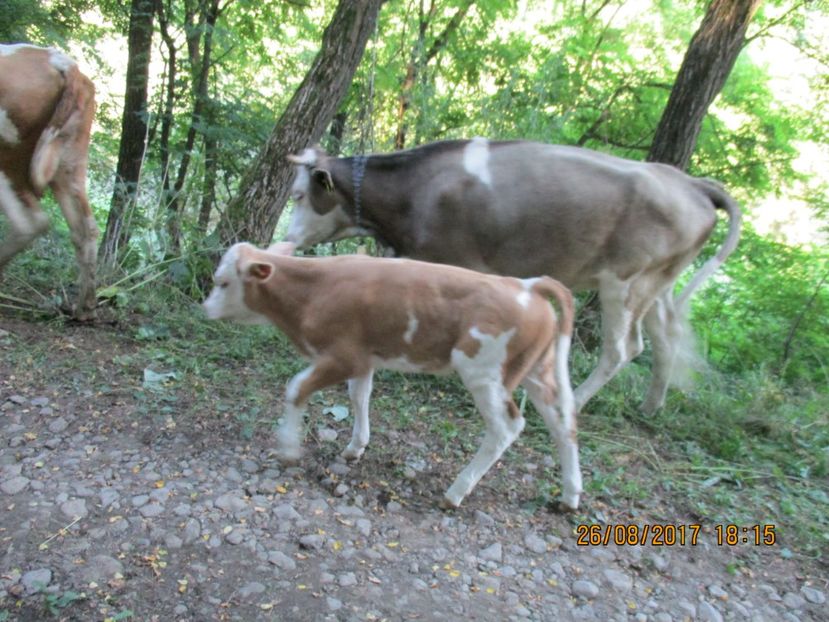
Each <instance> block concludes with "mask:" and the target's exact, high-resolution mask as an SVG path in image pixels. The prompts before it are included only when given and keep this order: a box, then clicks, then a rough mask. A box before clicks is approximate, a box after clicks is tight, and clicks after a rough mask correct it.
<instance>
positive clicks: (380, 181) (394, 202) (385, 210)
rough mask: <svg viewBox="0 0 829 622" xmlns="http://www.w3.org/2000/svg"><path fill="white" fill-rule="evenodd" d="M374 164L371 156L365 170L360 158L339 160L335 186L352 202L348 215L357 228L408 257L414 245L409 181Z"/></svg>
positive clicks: (349, 205) (333, 171)
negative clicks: (411, 246) (409, 217)
mask: <svg viewBox="0 0 829 622" xmlns="http://www.w3.org/2000/svg"><path fill="white" fill-rule="evenodd" d="M372 160H373V158H372V157H371V156H368V157H367V158H366V161H365V168H364V169H363V168H362V164H361V163H360V162H359V160H358V159H357V158H343V159H341V160H338V161H337V164H338V166H337V167H335V168H334V167H332V169H333V170H332V173H333V174H334V183H335V185H336V186H337V188H338V189H340V191H341V192H342V193H343V195H344V196H345V197H346V199H347V200H348V205H347V206H346V211H347V212H348V214H349V215H350V216H351V217H352V218H353V219H354V222H355V224H356V225H357V226H358V227H362V228H365V229H368V230H370V231H371V232H372V233H373V234H374V235H375V237H377V238H378V239H380V241H381V242H383V244H385V245H387V246H390V247H391V248H393V249H394V250H395V251H396V252H397V253H398V254H405V253H406V249H408V248H409V246H410V245H411V243H410V241H409V239H408V234H407V233H406V232H408V231H411V227H410V226H409V223H408V215H409V211H410V203H409V196H410V195H411V193H410V192H408V191H407V188H408V184H407V179H406V178H405V177H403V176H401V175H400V174H399V172H396V171H390V170H386V169H383V168H381V167H378V166H376V163H373V162H372ZM373 164H374V165H373ZM355 165H356V166H355ZM355 181H356V182H357V185H356V187H355ZM357 190H359V195H358V194H357ZM358 207H359V209H358ZM358 216H359V218H358Z"/></svg>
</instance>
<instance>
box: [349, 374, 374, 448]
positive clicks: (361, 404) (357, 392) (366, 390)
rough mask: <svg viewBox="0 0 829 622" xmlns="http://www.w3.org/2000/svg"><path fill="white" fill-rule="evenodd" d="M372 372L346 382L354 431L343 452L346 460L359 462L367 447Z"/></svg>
mask: <svg viewBox="0 0 829 622" xmlns="http://www.w3.org/2000/svg"><path fill="white" fill-rule="evenodd" d="M373 377H374V372H373V371H370V372H369V373H368V374H366V375H365V376H360V377H358V378H351V379H350V380H349V381H348V396H349V398H350V399H351V413H352V415H353V416H354V429H353V430H352V432H351V442H350V443H349V444H348V447H346V448H345V450H344V451H343V454H342V455H343V458H345V459H346V460H359V459H360V456H362V455H363V452H364V451H365V450H366V447H367V446H368V440H369V436H370V435H371V434H370V428H369V421H368V403H369V399H370V398H371V387H372V380H373Z"/></svg>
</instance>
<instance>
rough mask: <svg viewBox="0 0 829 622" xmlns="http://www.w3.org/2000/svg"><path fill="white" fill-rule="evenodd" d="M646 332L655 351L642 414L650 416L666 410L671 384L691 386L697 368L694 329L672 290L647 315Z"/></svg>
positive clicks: (660, 297) (661, 295)
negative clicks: (651, 376)
mask: <svg viewBox="0 0 829 622" xmlns="http://www.w3.org/2000/svg"><path fill="white" fill-rule="evenodd" d="M645 330H646V332H647V333H648V337H649V338H650V341H651V349H652V350H653V378H652V379H651V384H650V387H649V388H648V393H647V395H646V396H645V400H644V402H642V411H643V412H645V413H648V414H650V413H653V412H654V411H656V410H658V409H659V408H661V407H662V406H664V404H665V396H666V394H667V392H668V386H669V385H670V384H671V383H674V384H678V385H679V386H684V385H687V384H688V383H689V380H690V373H691V370H692V368H693V365H694V361H693V357H694V348H693V337H692V333H691V332H690V331H691V328H690V326H688V324H687V320H686V312H685V309H683V308H677V306H676V304H675V303H674V295H673V292H672V290H671V289H670V288H669V289H667V290H665V291H664V292H663V293H662V294H660V295H659V296H658V297H657V298H656V300H655V301H654V304H653V306H652V307H651V308H650V309H649V310H648V313H647V314H646V315H645Z"/></svg>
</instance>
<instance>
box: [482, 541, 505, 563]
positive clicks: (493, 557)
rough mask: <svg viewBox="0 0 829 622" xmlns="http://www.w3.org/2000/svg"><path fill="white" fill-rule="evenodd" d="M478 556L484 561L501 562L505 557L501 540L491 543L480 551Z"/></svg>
mask: <svg viewBox="0 0 829 622" xmlns="http://www.w3.org/2000/svg"><path fill="white" fill-rule="evenodd" d="M478 557H480V558H481V559H482V560H484V561H493V562H500V561H501V560H502V559H503V558H504V552H503V549H502V548H501V543H500V542H495V543H493V544H490V545H489V546H488V547H486V548H485V549H481V551H479V552H478Z"/></svg>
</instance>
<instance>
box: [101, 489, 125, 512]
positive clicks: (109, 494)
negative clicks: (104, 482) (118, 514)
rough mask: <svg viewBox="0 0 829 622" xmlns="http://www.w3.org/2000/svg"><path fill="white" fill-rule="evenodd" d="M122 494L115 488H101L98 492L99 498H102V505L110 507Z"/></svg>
mask: <svg viewBox="0 0 829 622" xmlns="http://www.w3.org/2000/svg"><path fill="white" fill-rule="evenodd" d="M120 496H121V495H120V494H119V493H118V491H117V490H115V489H114V488H101V490H100V492H98V498H99V499H100V500H101V506H102V507H104V508H108V507H109V506H110V505H112V504H113V503H115V502H116V501H117V500H118V498H119V497H120Z"/></svg>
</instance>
